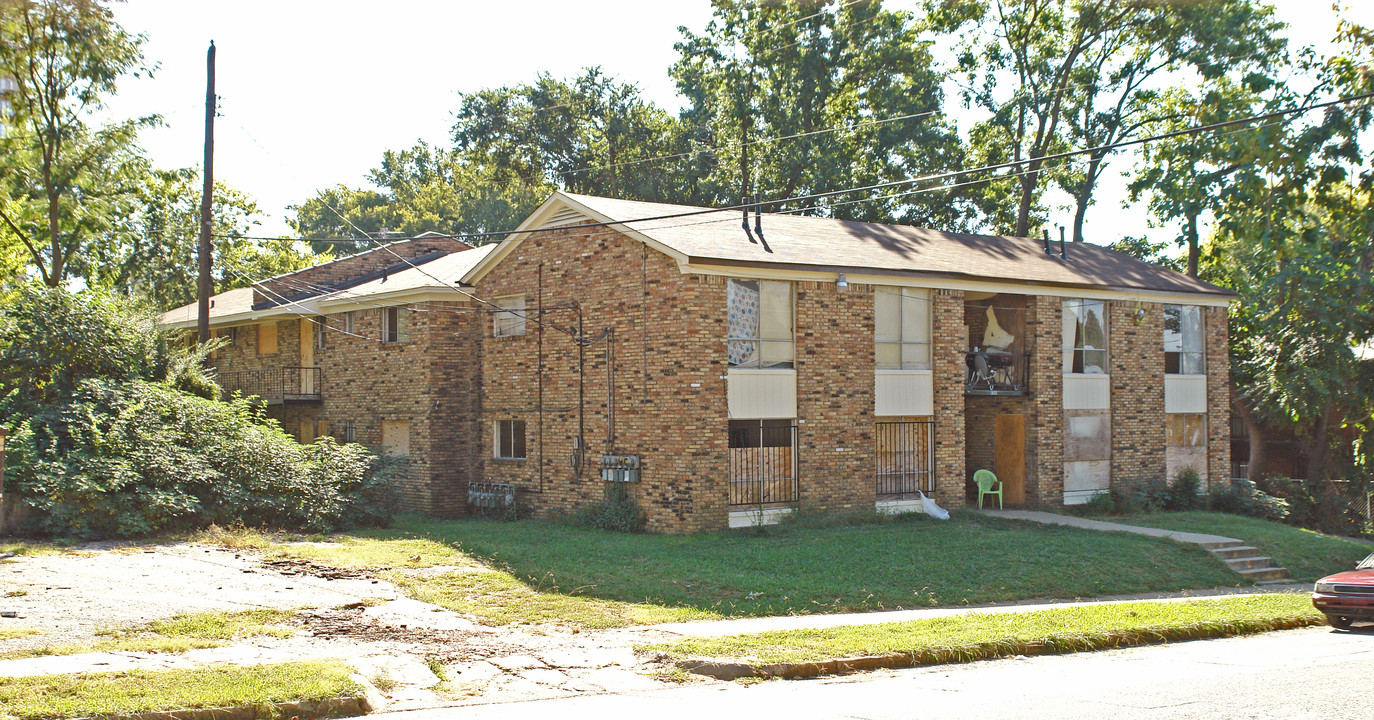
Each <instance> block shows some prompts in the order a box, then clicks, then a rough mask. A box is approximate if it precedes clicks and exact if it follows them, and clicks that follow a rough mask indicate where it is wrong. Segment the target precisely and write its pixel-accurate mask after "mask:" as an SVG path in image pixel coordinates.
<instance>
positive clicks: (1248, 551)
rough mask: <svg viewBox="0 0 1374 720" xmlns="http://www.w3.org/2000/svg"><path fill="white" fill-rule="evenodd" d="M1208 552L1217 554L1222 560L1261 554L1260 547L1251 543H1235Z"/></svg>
mask: <svg viewBox="0 0 1374 720" xmlns="http://www.w3.org/2000/svg"><path fill="white" fill-rule="evenodd" d="M1208 552H1210V553H1212V554H1213V555H1216V556H1217V557H1219V558H1221V559H1222V560H1231V559H1235V558H1248V557H1259V554H1260V551H1259V548H1257V547H1251V546H1249V545H1234V546H1232V547H1224V548H1215V549H1212V550H1209V551H1208Z"/></svg>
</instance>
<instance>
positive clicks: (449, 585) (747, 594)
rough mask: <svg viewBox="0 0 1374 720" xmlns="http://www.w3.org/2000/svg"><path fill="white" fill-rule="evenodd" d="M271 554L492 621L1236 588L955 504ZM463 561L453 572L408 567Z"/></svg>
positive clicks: (1090, 538) (643, 618)
mask: <svg viewBox="0 0 1374 720" xmlns="http://www.w3.org/2000/svg"><path fill="white" fill-rule="evenodd" d="M271 552H276V553H283V554H289V555H296V556H301V557H307V558H310V559H313V560H315V561H316V562H321V563H325V564H339V565H353V566H361V567H373V568H398V570H396V571H394V574H392V575H389V577H390V578H391V579H393V580H395V581H397V582H398V583H399V584H401V585H402V586H403V587H405V588H406V589H407V590H408V592H409V593H410V594H412V596H414V597H418V598H421V599H425V600H428V601H430V602H436V603H437V604H440V605H443V606H445V607H449V608H451V609H454V610H459V611H462V612H470V613H473V614H476V615H477V616H478V617H479V618H481V619H483V620H484V621H486V622H489V623H491V624H505V623H510V622H546V621H558V620H559V619H560V617H567V616H570V615H571V616H575V617H574V619H572V620H569V621H568V624H576V625H583V626H588V627H608V626H615V625H626V624H640V623H652V622H663V621H670V620H679V619H688V618H694V617H718V616H725V617H740V616H761V615H785V614H810V613H831V612H857V611H869V610H881V609H892V608H913V607H934V606H951V605H953V606H957V605H965V604H971V603H986V602H993V601H1002V600H1022V599H1030V598H1049V597H1058V598H1087V597H1097V596H1102V595H1109V594H1118V593H1135V592H1148V591H1164V590H1177V589H1183V588H1197V587H1216V586H1222V585H1235V584H1237V583H1238V582H1239V579H1238V578H1237V577H1236V576H1235V575H1234V574H1232V573H1230V572H1229V571H1227V570H1226V569H1225V568H1224V567H1223V566H1222V565H1221V564H1220V563H1218V562H1217V561H1216V560H1214V559H1213V558H1211V557H1210V556H1208V555H1207V554H1206V553H1205V552H1203V551H1202V550H1201V549H1199V548H1196V547H1192V546H1187V545H1182V544H1178V543H1174V542H1169V541H1163V540H1158V539H1155V538H1147V537H1142V536H1134V535H1125V534H1118V533H1099V532H1092V531H1088V530H1080V529H1077V528H1067V527H1056V526H1045V525H1037V524H1032V523H1023V522H1017V521H1011V520H1003V519H998V518H989V517H985V516H981V515H976V514H972V513H957V512H956V513H955V515H954V518H953V519H952V520H949V521H938V520H934V519H931V518H928V517H927V516H924V515H915V516H910V517H906V518H902V519H899V520H896V521H892V522H886V523H880V524H869V525H853V526H839V527H828V528H814V527H780V528H773V529H770V530H769V531H768V532H767V533H765V534H756V533H750V532H734V533H704V534H698V535H685V536H684V535H624V534H619V533H609V532H601V531H596V530H587V529H581V528H574V527H568V526H566V525H558V524H553V523H543V522H515V523H510V522H499V521H487V520H463V521H443V520H431V519H419V518H403V519H401V520H400V521H398V523H397V524H396V526H395V527H393V528H389V529H386V530H374V531H365V532H359V533H356V534H354V535H352V536H343V537H340V538H339V542H335V543H324V544H279V545H274V546H273V549H272V551H271ZM433 565H453V566H458V567H460V568H463V570H462V571H460V572H457V573H454V574H449V575H443V576H424V575H418V574H414V573H405V572H404V569H405V568H421V567H428V566H433Z"/></svg>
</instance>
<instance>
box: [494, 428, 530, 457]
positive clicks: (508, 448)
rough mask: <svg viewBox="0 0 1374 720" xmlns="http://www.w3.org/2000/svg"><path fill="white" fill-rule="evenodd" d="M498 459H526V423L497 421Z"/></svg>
mask: <svg viewBox="0 0 1374 720" xmlns="http://www.w3.org/2000/svg"><path fill="white" fill-rule="evenodd" d="M494 430H495V433H494V434H495V436H496V457H498V458H502V459H505V460H524V459H525V421H524V420H497V421H496V427H495V428H494Z"/></svg>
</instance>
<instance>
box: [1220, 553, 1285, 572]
mask: <svg viewBox="0 0 1374 720" xmlns="http://www.w3.org/2000/svg"><path fill="white" fill-rule="evenodd" d="M1221 561H1222V562H1224V563H1226V567H1229V568H1231V569H1232V570H1235V571H1236V572H1240V571H1241V570H1258V569H1259V568H1267V567H1275V565H1274V559H1273V558H1267V557H1261V556H1258V555H1256V556H1255V557H1240V558H1222V559H1221Z"/></svg>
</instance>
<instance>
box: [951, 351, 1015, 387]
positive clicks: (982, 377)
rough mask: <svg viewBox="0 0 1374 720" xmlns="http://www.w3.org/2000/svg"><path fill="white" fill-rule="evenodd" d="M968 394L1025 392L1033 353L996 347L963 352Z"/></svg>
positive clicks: (965, 383) (965, 385)
mask: <svg viewBox="0 0 1374 720" xmlns="http://www.w3.org/2000/svg"><path fill="white" fill-rule="evenodd" d="M964 361H965V365H966V368H967V370H966V373H965V376H964V394H965V395H1025V394H1026V390H1027V387H1028V385H1029V383H1028V382H1027V380H1028V379H1029V378H1030V371H1029V368H1030V362H1029V361H1030V356H1029V355H1025V354H1021V353H1006V352H998V351H996V350H974V351H973V352H968V353H964Z"/></svg>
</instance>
